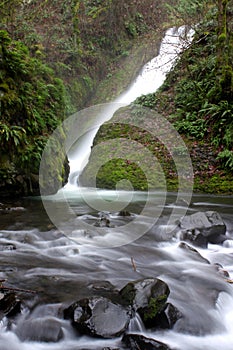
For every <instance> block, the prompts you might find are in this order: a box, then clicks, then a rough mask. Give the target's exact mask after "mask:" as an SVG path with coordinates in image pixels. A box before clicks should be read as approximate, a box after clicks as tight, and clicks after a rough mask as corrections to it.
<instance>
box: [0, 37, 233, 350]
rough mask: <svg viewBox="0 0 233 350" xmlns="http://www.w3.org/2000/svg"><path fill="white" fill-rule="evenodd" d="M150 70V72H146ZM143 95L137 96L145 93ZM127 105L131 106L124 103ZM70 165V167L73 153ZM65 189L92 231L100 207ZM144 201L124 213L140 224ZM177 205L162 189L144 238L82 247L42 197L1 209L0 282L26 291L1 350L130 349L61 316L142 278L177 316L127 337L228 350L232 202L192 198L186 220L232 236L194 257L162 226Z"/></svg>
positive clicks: (1, 332)
mask: <svg viewBox="0 0 233 350" xmlns="http://www.w3.org/2000/svg"><path fill="white" fill-rule="evenodd" d="M168 34H171V32H168ZM150 65H151V63H150V64H149V65H147V66H146V67H147V68H146V69H147V70H148V69H149V70H150V68H149V67H150ZM152 72H153V74H155V73H154V70H153V69H152V70H151V73H152ZM159 74H160V73H159ZM142 76H143V74H142ZM142 76H141V77H139V78H138V79H142ZM153 79H156V78H155V77H154V78H153ZM146 85H147V84H146ZM141 86H142V83H141ZM152 89H153V88H152ZM150 91H151V90H150ZM150 91H148V90H147V91H145V90H143V91H142V93H147V92H150ZM152 91H153V90H152ZM152 91H151V92H152ZM128 93H129V91H127V92H126V95H127V94H128ZM134 97H136V96H134ZM134 97H132V99H133V98H134ZM121 102H122V100H121ZM126 102H127V103H128V102H131V98H130V99H127V101H126ZM85 157H86V155H85ZM74 159H76V161H77V159H78V157H76V158H75V157H74ZM74 163H75V162H74ZM76 170H77V168H75V165H73V169H72V172H73V173H76ZM78 170H79V169H78ZM73 179H74V177H73ZM64 191H65V192H66V197H67V198H68V199H69V203H70V207H71V208H72V210H73V211H74V212H75V215H76V219H77V220H80V221H83V222H86V223H88V224H89V226H92V227H93V233H94V232H95V230H97V227H96V226H95V223H98V222H99V214H98V212H97V210H93V208H91V207H90V206H89V205H88V204H87V203H86V201H85V200H84V199H83V198H82V196H81V195H79V194H78V190H77V189H76V184H75V181H73V180H72V181H70V183H69V185H68V186H67V187H66V188H65V189H64ZM86 192H88V195H89V197H94V196H95V195H96V194H95V193H93V192H92V191H91V189H86ZM102 195H103V197H105V199H107V200H109V201H111V200H112V199H113V198H114V197H115V196H116V194H115V192H114V191H105V190H103V191H102ZM129 196H131V194H130V193H128V192H126V191H125V192H124V193H123V195H122V196H121V201H122V202H123V203H124V201H126V202H128V197H129ZM161 196H162V194H161V193H159V192H154V193H152V195H151V198H150V201H151V202H150V205H151V206H153V207H159V206H160V201H158V198H160V197H161ZM92 200H95V197H94V198H92ZM62 201H63V195H61V194H58V195H57V196H51V197H49V198H48V203H49V204H48V205H50V206H51V207H53V208H54V210H58V211H59V208H60V207H61V208H62ZM146 201H147V194H146V193H144V192H136V193H134V194H133V197H132V200H131V202H130V204H127V211H129V212H131V213H133V215H134V216H136V217H137V218H139V220H141V221H143V220H144V217H143V216H141V214H140V213H141V211H142V208H143V206H144V204H145V202H146ZM183 205H184V203H178V202H177V194H176V193H167V194H166V196H165V203H164V205H163V208H162V212H161V215H160V217H159V219H158V220H157V222H156V224H155V225H154V226H153V227H150V228H149V229H148V230H147V232H146V233H145V234H144V235H143V236H142V237H140V238H138V239H136V240H133V241H132V242H131V243H129V244H125V245H117V244H116V246H115V247H108V248H101V247H96V246H95V245H94V244H93V245H91V244H89V242H90V237H89V240H88V244H86V241H85V236H84V238H83V242H80V243H77V242H75V241H73V240H72V239H70V238H69V237H67V236H66V235H64V234H63V233H62V232H61V231H60V230H58V229H57V228H56V227H55V226H54V225H53V223H52V222H51V221H50V219H49V217H48V215H47V212H46V211H45V209H44V206H43V202H42V201H41V198H27V199H20V200H17V201H14V202H13V201H5V202H3V203H1V206H0V218H1V220H0V250H1V252H0V264H1V269H0V280H5V282H3V284H4V286H7V287H9V288H10V287H11V288H18V289H24V290H28V293H26V292H20V291H19V292H18V293H17V294H18V296H19V298H21V299H22V300H23V302H22V305H21V313H19V314H18V315H16V316H15V317H13V318H11V319H10V320H9V319H7V318H6V317H3V318H2V320H1V322H0V350H32V349H33V350H81V349H82V350H87V349H93V350H102V349H128V348H127V347H124V346H123V344H122V342H121V337H116V338H114V339H101V338H92V337H88V336H84V335H80V334H77V333H76V332H75V331H74V329H73V327H72V325H71V323H70V321H68V320H65V319H64V317H63V310H64V309H65V308H66V307H67V306H69V305H70V304H71V303H72V302H74V301H76V300H79V299H81V298H84V297H88V296H93V295H96V293H98V292H99V291H100V290H101V291H105V293H110V292H111V290H120V289H121V288H122V287H123V286H125V285H126V284H127V283H128V282H130V281H134V280H138V279H140V278H143V277H156V278H160V279H161V280H163V281H165V282H166V283H167V284H168V285H169V288H170V291H171V293H170V295H169V301H170V302H172V303H173V304H174V305H175V306H176V307H177V308H178V309H179V310H180V311H181V312H182V314H183V317H182V318H181V319H180V320H178V322H177V323H176V324H175V326H174V327H173V329H170V330H153V331H152V330H146V329H145V328H144V326H143V324H142V322H141V320H140V319H139V318H138V317H135V318H134V319H132V320H131V322H130V325H129V331H130V332H136V333H140V334H143V335H144V336H146V337H148V338H152V339H156V340H160V341H162V342H164V343H166V344H167V345H168V346H169V347H170V348H171V349H176V350H202V349H207V350H219V348H222V349H224V350H232V348H233V286H232V284H231V283H228V282H227V279H226V278H225V276H223V274H221V273H220V271H219V268H218V267H217V265H216V264H221V265H222V266H223V269H224V270H226V271H228V273H229V277H228V281H231V278H233V244H232V243H231V240H230V239H231V238H233V198H232V196H213V195H211V196H210V195H200V194H194V195H193V196H192V199H191V202H190V205H189V207H188V208H186V209H187V214H192V213H195V212H197V211H207V210H213V211H217V212H218V213H219V214H220V215H221V217H222V219H223V220H224V222H225V224H226V227H227V233H226V234H227V236H228V237H229V240H227V241H225V242H224V244H222V245H218V244H209V245H208V248H207V249H204V248H196V249H197V250H198V252H199V254H198V252H197V251H196V252H195V251H192V250H189V249H182V247H181V246H180V244H179V243H180V242H179V236H178V235H171V234H170V231H169V230H167V225H168V222H169V218H170V215H171V213H172V212H173V211H174V208H175V209H179V208H182V207H183ZM109 218H110V222H111V223H113V224H114V225H115V227H121V225H124V224H125V221H127V220H128V219H127V217H122V216H118V215H116V213H109ZM65 224H67V225H71V224H72V223H70V222H67V223H65ZM103 230H106V232H105V237H104V239H106V240H108V241H111V242H114V239H116V236H115V232H114V234H113V233H112V232H111V228H109V227H106V228H103ZM97 231H98V230H97ZM91 234H92V232H91ZM92 238H93V237H91V239H92ZM93 239H95V237H94V238H93ZM112 246H114V243H113V244H112ZM132 258H133V260H132ZM207 260H208V261H209V263H208V262H207ZM132 261H133V263H132ZM33 291H34V292H35V293H33ZM60 332H62V336H61V337H60V336H59V334H60ZM58 333H59V334H58ZM44 339H47V341H44ZM48 340H49V341H48ZM128 350H129V349H128ZM142 350H143V349H142Z"/></svg>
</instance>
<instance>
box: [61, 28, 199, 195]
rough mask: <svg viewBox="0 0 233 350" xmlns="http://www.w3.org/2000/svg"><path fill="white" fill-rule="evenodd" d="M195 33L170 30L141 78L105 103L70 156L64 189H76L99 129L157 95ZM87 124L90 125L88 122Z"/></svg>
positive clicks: (142, 71) (143, 69)
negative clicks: (116, 115) (132, 105)
mask: <svg viewBox="0 0 233 350" xmlns="http://www.w3.org/2000/svg"><path fill="white" fill-rule="evenodd" d="M193 34H194V31H193V30H189V31H187V28H186V27H185V26H182V27H179V28H170V29H168V30H167V31H166V33H165V36H164V38H163V40H162V42H161V46H160V50H159V55H158V56H156V57H155V58H153V59H152V60H151V61H149V62H148V63H146V64H145V65H144V67H143V68H142V70H141V71H140V73H139V75H138V77H137V78H136V79H135V81H133V82H132V83H131V85H130V86H129V88H128V89H127V90H126V91H125V92H123V93H122V94H121V95H120V96H118V97H117V98H116V99H115V100H114V101H113V102H112V103H110V104H106V108H104V109H103V110H102V113H98V115H97V116H96V117H95V123H94V125H95V126H94V127H93V128H91V129H89V131H88V132H87V133H85V134H84V135H82V137H80V139H79V140H78V141H77V142H76V143H75V145H73V146H72V147H71V150H70V151H69V153H68V158H69V162H70V176H69V180H68V184H67V185H66V186H65V188H66V189H70V187H72V186H77V181H78V177H79V174H80V172H81V171H82V169H83V168H84V167H85V165H86V164H87V162H88V158H89V156H90V153H91V147H92V145H93V140H94V138H95V135H96V133H97V132H98V130H99V127H100V126H101V125H102V124H103V123H104V122H106V121H108V120H110V119H111V117H112V116H113V114H114V113H115V112H116V110H117V109H119V108H120V107H122V106H125V105H128V104H130V103H132V102H133V101H134V100H135V99H136V98H137V97H139V96H141V95H145V94H149V93H153V92H155V91H156V90H157V89H158V88H159V87H160V86H161V85H162V84H163V82H164V80H165V78H166V74H167V73H168V72H169V71H170V70H171V68H172V66H173V65H174V63H175V61H176V60H177V59H178V57H179V54H180V53H181V52H182V51H183V50H184V49H185V48H187V47H188V45H189V44H190V42H191V40H192V37H193ZM87 119H88V118H87ZM86 122H87V123H88V120H87V121H86Z"/></svg>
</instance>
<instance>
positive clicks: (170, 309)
mask: <svg viewBox="0 0 233 350" xmlns="http://www.w3.org/2000/svg"><path fill="white" fill-rule="evenodd" d="M181 317H182V313H181V312H180V311H179V310H178V309H177V307H176V306H174V305H173V304H172V303H167V304H166V306H165V309H164V310H163V311H161V312H159V313H158V314H157V315H156V316H155V317H154V318H153V319H152V320H150V321H149V322H148V321H147V322H145V324H146V326H147V327H149V328H152V327H153V328H162V329H169V328H170V329H171V328H172V327H173V326H174V325H175V323H176V322H177V321H178V320H179V319H180V318H181Z"/></svg>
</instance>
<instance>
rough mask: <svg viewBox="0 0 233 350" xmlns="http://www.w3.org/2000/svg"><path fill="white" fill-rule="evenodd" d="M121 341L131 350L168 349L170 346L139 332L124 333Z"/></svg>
mask: <svg viewBox="0 0 233 350" xmlns="http://www.w3.org/2000/svg"><path fill="white" fill-rule="evenodd" d="M122 342H123V343H125V344H126V345H127V346H128V347H129V349H131V350H138V349H143V350H169V349H170V348H169V347H168V346H167V345H166V344H164V343H161V342H160V341H157V340H154V339H150V338H147V337H144V336H143V335H141V334H125V335H124V337H123V338H122Z"/></svg>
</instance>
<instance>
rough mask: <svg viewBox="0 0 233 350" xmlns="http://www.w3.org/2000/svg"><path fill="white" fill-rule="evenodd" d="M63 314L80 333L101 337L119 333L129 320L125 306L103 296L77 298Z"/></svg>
mask: <svg viewBox="0 0 233 350" xmlns="http://www.w3.org/2000/svg"><path fill="white" fill-rule="evenodd" d="M64 316H65V318H71V319H72V322H73V326H74V327H75V328H76V329H77V330H78V331H79V332H80V333H82V334H88V335H91V336H96V337H102V338H114V337H117V336H119V335H121V334H122V333H123V332H124V331H125V330H126V329H127V327H128V324H129V321H130V312H129V310H128V309H127V308H124V307H123V306H121V305H119V304H116V303H113V302H112V301H110V300H109V299H107V298H104V297H92V298H86V299H82V300H79V301H77V302H76V303H74V304H72V305H71V306H70V307H69V308H68V309H66V310H65V311H64Z"/></svg>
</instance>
